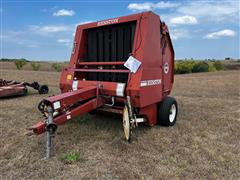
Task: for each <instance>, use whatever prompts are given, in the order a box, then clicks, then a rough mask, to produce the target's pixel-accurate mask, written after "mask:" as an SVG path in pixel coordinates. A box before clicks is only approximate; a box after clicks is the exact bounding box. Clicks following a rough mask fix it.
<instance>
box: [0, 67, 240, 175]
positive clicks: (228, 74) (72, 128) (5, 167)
mask: <svg viewBox="0 0 240 180" xmlns="http://www.w3.org/2000/svg"><path fill="white" fill-rule="evenodd" d="M239 72H240V71H225V72H214V73H199V74H188V75H177V76H175V84H174V89H173V92H172V96H174V97H176V99H177V101H178V104H179V116H178V121H177V123H176V125H175V126H174V127H170V128H165V127H160V126H154V127H146V126H140V127H139V128H137V129H135V130H134V133H133V140H132V143H131V144H129V143H127V142H126V141H125V140H124V138H123V132H122V124H121V117H118V116H103V115H97V116H91V118H90V119H89V120H88V121H86V122H84V123H79V122H77V121H76V120H72V121H70V122H69V123H66V124H65V125H63V126H61V127H59V129H58V131H57V134H56V137H55V138H54V151H55V156H54V157H53V158H52V159H51V160H50V161H44V160H42V158H43V157H44V150H45V149H44V148H45V138H44V136H43V135H41V136H38V137H35V136H32V137H27V136H24V132H25V128H26V127H29V126H31V125H33V124H34V123H35V122H36V121H37V120H38V119H40V118H41V114H40V113H39V112H38V111H37V104H38V102H39V101H40V100H41V99H42V98H43V97H45V96H46V95H39V94H36V92H35V91H32V90H30V92H29V95H28V96H27V97H20V98H11V99H4V100H0V123H1V126H0V130H1V144H0V146H1V147H0V157H1V158H0V179H49V178H54V179H89V178H92V179H159V178H163V179H166V178H176V177H178V178H184V179H185V178H189V179H192V178H200V177H205V178H223V179H237V178H239V177H240V170H239V166H240V144H239V138H240V131H239V129H240V117H239V114H240V107H239V104H240V103H239V92H240V89H239V88H240V87H239V82H240V77H239ZM0 75H1V77H2V78H5V79H14V80H18V81H28V82H31V81H39V83H42V84H47V85H49V88H50V95H51V94H57V93H59V88H58V82H59V73H57V72H41V71H39V72H34V71H17V70H2V69H1V74H0ZM69 152H74V153H77V154H78V155H79V157H80V160H79V161H77V162H74V163H72V164H66V163H65V162H64V161H63V160H62V157H63V156H64V155H65V154H66V153H69Z"/></svg>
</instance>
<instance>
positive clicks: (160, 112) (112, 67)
mask: <svg viewBox="0 0 240 180" xmlns="http://www.w3.org/2000/svg"><path fill="white" fill-rule="evenodd" d="M173 81H174V50H173V46H172V42H171V38H170V35H169V31H168V28H167V25H166V24H165V23H164V22H162V21H161V20H160V17H159V16H158V15H156V14H154V13H153V12H144V13H139V14H133V15H129V16H123V17H118V18H113V19H108V20H103V21H98V22H93V23H88V24H82V25H79V26H77V30H76V34H75V39H74V43H73V50H72V54H71V59H70V63H69V66H68V67H67V68H65V69H63V70H62V73H61V77H60V89H61V94H59V95H56V96H51V97H48V98H45V99H43V101H41V103H40V104H39V110H40V111H41V112H42V113H43V115H44V116H45V119H46V120H45V121H44V120H43V121H40V122H38V123H37V124H35V125H34V126H32V127H31V128H30V130H31V132H32V134H41V133H43V132H45V131H46V132H47V137H48V138H47V139H48V140H47V155H46V157H47V158H49V157H50V156H51V144H52V136H53V135H54V133H55V131H56V129H57V125H60V124H63V123H65V122H67V121H69V120H70V119H72V118H74V117H77V116H80V115H83V114H85V113H88V112H90V113H96V112H97V111H107V112H113V113H119V114H122V116H123V129H124V135H125V138H126V139H127V140H128V141H130V138H131V132H132V129H133V128H134V127H136V126H137V125H138V123H145V124H148V125H150V126H153V125H156V124H160V125H163V126H173V125H174V124H175V122H176V117H177V112H178V106H177V102H176V100H175V99H174V98H172V97H170V96H168V95H169V94H170V92H171V89H172V86H173Z"/></svg>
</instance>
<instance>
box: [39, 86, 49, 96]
mask: <svg viewBox="0 0 240 180" xmlns="http://www.w3.org/2000/svg"><path fill="white" fill-rule="evenodd" d="M38 93H39V94H47V93H48V86H47V85H42V86H40V87H39V89H38Z"/></svg>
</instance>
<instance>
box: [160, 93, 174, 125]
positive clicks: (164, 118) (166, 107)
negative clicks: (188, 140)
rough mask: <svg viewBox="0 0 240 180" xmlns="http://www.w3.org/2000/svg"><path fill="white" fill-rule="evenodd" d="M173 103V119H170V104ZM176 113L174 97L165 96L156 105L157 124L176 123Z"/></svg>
mask: <svg viewBox="0 0 240 180" xmlns="http://www.w3.org/2000/svg"><path fill="white" fill-rule="evenodd" d="M173 104H175V107H176V115H175V118H174V120H173V121H170V117H169V115H170V113H171V112H170V111H171V107H172V105H173ZM177 114H178V105H177V101H176V99H175V98H173V97H170V96H167V97H166V98H165V99H164V100H163V101H162V102H161V103H160V104H159V107H158V124H159V125H162V126H173V125H174V124H175V123H176V120H177Z"/></svg>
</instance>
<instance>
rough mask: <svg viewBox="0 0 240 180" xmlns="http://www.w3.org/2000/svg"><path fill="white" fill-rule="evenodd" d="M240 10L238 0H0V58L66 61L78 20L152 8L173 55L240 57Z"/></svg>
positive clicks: (205, 57)
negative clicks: (162, 24)
mask: <svg viewBox="0 0 240 180" xmlns="http://www.w3.org/2000/svg"><path fill="white" fill-rule="evenodd" d="M239 9H240V1H239V0H231V1H224V0H216V1H213V0H211V1H198V0H193V1H190V0H188V1H180V0H178V1H177V0H175V1H173V0H172V1H170V0H169V1H134V0H116V1H114V0H111V1H110V0H94V1H93V0H89V1H87V0H84V1H81V0H79V1H76V0H74V1H73V0H69V1H63V0H62V1H55V0H48V1H47V0H1V7H0V15H1V34H0V40H1V43H0V44H1V53H0V54H1V57H0V58H26V59H29V60H42V61H49V60H51V61H68V60H69V58H70V55H71V49H72V43H73V38H74V34H75V29H76V26H77V25H78V24H83V23H87V22H94V21H99V20H103V19H108V18H114V17H118V16H124V15H129V14H133V13H139V12H144V11H153V12H155V13H156V14H158V15H159V16H160V18H161V20H162V21H165V22H166V24H167V25H168V27H169V31H170V35H171V38H172V41H173V46H174V50H175V57H176V59H183V58H194V59H224V58H225V57H231V58H238V59H239V58H240V55H239V51H240V50H239V41H240V36H239V34H240V30H239V29H240V23H239V21H240V11H239Z"/></svg>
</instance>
